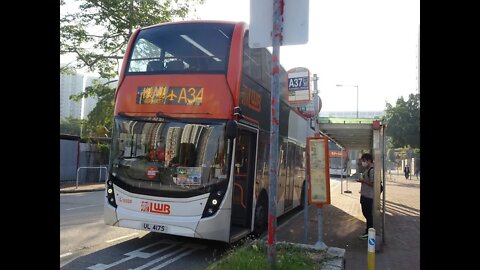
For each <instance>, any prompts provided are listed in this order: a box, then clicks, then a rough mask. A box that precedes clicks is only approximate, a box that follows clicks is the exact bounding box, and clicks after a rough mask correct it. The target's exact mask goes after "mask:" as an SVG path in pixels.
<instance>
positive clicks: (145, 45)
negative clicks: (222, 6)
mask: <svg viewBox="0 0 480 270" xmlns="http://www.w3.org/2000/svg"><path fill="white" fill-rule="evenodd" d="M233 29H234V24H220V23H207V24H190V23H182V24H172V25H163V26H152V27H148V28H145V29H142V30H141V31H140V32H139V34H138V35H137V37H136V40H135V43H134V47H133V49H132V53H131V55H130V57H129V61H128V68H127V72H126V74H127V75H133V74H195V73H226V70H227V67H228V54H229V51H230V43H231V40H232V34H233Z"/></svg>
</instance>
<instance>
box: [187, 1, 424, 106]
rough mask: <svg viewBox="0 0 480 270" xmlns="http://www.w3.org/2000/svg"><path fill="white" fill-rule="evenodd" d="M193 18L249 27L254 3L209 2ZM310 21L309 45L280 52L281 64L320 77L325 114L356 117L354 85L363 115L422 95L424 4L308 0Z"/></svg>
mask: <svg viewBox="0 0 480 270" xmlns="http://www.w3.org/2000/svg"><path fill="white" fill-rule="evenodd" d="M255 1H259V0H255ZM287 1H292V0H287ZM293 1H294V0H293ZM195 16H196V17H197V18H199V19H205V20H209V19H212V20H228V21H244V22H246V23H250V0H205V4H204V5H202V6H200V7H197V13H196V14H195ZM308 16H309V26H308V28H309V29H308V30H309V31H308V42H307V43H306V44H302V45H289V46H281V48H280V63H281V64H282V65H283V67H284V68H285V69H286V70H287V71H288V70H289V69H291V68H294V67H306V68H308V69H309V70H310V73H311V74H312V75H313V74H317V76H318V77H319V79H318V91H319V96H320V98H321V100H322V108H321V111H356V110H357V87H355V85H358V110H359V111H381V110H383V109H385V103H386V102H389V103H390V104H392V105H395V103H396V101H397V99H398V98H399V97H401V96H403V97H404V99H405V100H407V99H408V95H409V94H412V93H413V94H415V93H418V92H417V91H418V81H417V77H418V75H419V74H418V45H419V44H418V42H419V28H420V0H309V14H308ZM336 85H343V87H337V86H336Z"/></svg>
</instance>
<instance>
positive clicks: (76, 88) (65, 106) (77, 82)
mask: <svg viewBox="0 0 480 270" xmlns="http://www.w3.org/2000/svg"><path fill="white" fill-rule="evenodd" d="M95 79H98V77H97V76H92V75H84V74H74V75H64V74H60V119H65V118H66V117H73V118H76V119H86V118H87V117H88V114H89V113H90V112H91V111H92V110H93V108H95V106H96V104H97V98H96V97H88V98H86V99H85V98H84V99H82V100H81V101H79V102H76V101H73V100H70V96H71V95H78V94H80V93H81V92H83V91H85V88H86V87H88V86H91V85H93V81H94V80H95ZM100 81H101V82H106V80H104V79H102V80H100Z"/></svg>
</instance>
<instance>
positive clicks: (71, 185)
mask: <svg viewBox="0 0 480 270" xmlns="http://www.w3.org/2000/svg"><path fill="white" fill-rule="evenodd" d="M100 190H105V182H103V181H102V182H87V183H78V185H77V182H76V181H61V182H60V193H77V192H89V191H100Z"/></svg>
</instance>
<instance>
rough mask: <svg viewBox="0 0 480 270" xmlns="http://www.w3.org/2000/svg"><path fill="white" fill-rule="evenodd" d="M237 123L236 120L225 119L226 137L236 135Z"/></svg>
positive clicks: (232, 137)
mask: <svg viewBox="0 0 480 270" xmlns="http://www.w3.org/2000/svg"><path fill="white" fill-rule="evenodd" d="M237 130H238V124H237V121H235V120H228V121H227V134H226V135H227V138H228V139H234V138H236V137H237V133H238V131H237Z"/></svg>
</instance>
